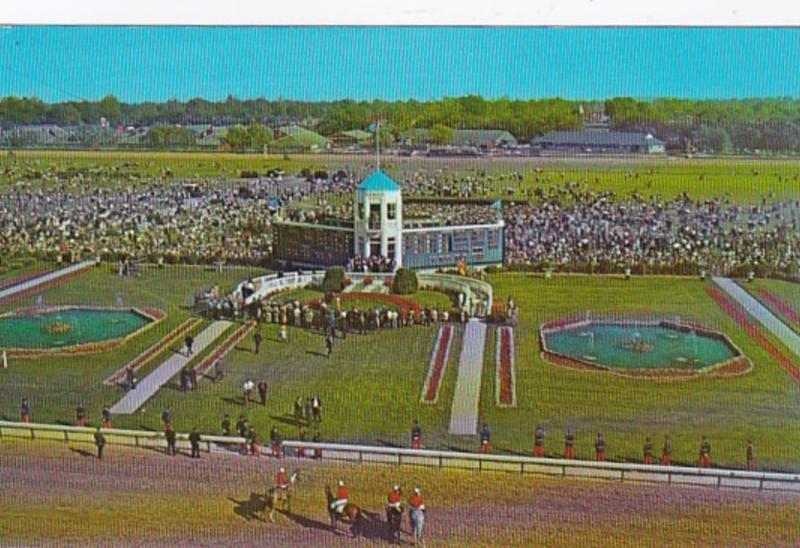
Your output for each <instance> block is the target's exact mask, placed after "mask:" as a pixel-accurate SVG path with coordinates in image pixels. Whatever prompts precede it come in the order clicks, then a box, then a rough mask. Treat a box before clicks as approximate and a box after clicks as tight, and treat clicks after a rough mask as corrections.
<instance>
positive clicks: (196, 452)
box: [189, 427, 200, 459]
mask: <svg viewBox="0 0 800 548" xmlns="http://www.w3.org/2000/svg"><path fill="white" fill-rule="evenodd" d="M189 443H190V444H191V445H192V458H193V459H199V458H200V433H199V432H198V431H197V427H194V428H192V433H191V434H189Z"/></svg>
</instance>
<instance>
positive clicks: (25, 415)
mask: <svg viewBox="0 0 800 548" xmlns="http://www.w3.org/2000/svg"><path fill="white" fill-rule="evenodd" d="M19 411H20V415H21V416H22V422H25V423H28V422H31V406H30V404H29V403H28V398H22V403H20V404H19Z"/></svg>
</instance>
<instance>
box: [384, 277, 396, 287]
mask: <svg viewBox="0 0 800 548" xmlns="http://www.w3.org/2000/svg"><path fill="white" fill-rule="evenodd" d="M393 283H394V282H393V281H392V279H391V278H386V279H385V280H384V281H383V285H384V287H389V288H391V287H392V285H393Z"/></svg>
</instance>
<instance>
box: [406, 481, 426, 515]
mask: <svg viewBox="0 0 800 548" xmlns="http://www.w3.org/2000/svg"><path fill="white" fill-rule="evenodd" d="M408 505H409V506H410V507H411V510H417V511H420V512H424V511H425V502H424V501H423V500H422V491H420V488H419V487H418V486H414V494H413V495H411V497H410V498H409V499H408Z"/></svg>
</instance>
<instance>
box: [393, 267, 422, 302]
mask: <svg viewBox="0 0 800 548" xmlns="http://www.w3.org/2000/svg"><path fill="white" fill-rule="evenodd" d="M418 290H419V280H417V273H416V272H415V271H413V270H411V269H409V268H401V269H399V270H398V271H397V273H395V275H394V282H393V283H392V291H393V292H394V293H396V294H398V295H413V294H414V293H416V292H417V291H418Z"/></svg>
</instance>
